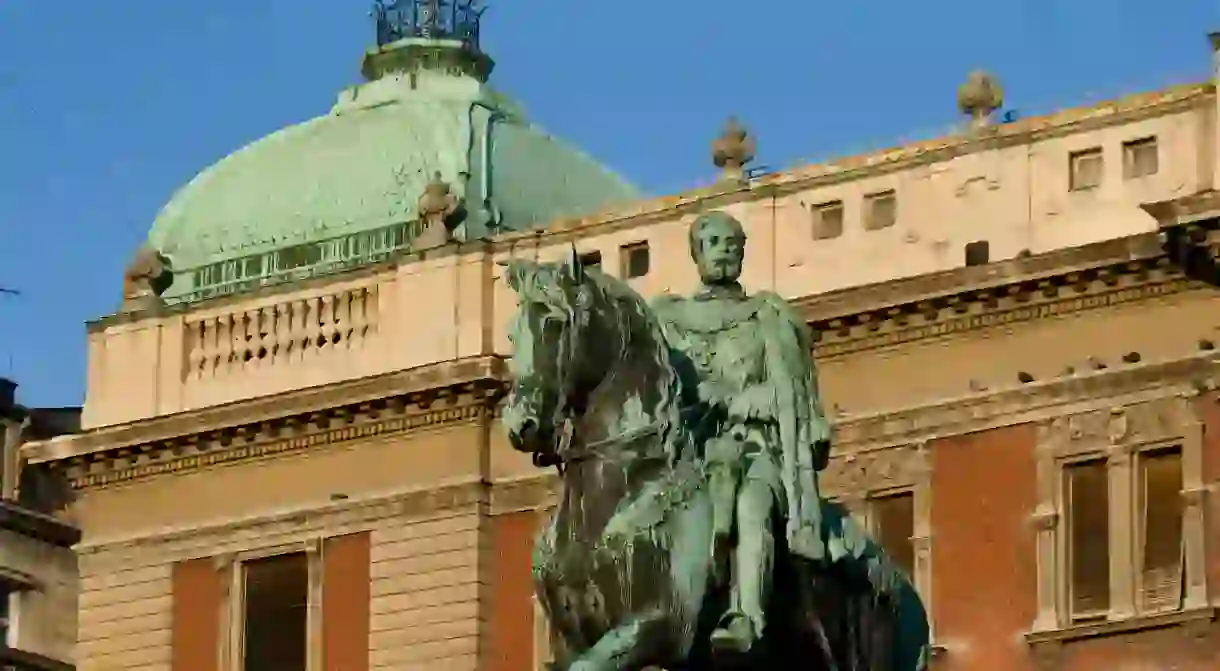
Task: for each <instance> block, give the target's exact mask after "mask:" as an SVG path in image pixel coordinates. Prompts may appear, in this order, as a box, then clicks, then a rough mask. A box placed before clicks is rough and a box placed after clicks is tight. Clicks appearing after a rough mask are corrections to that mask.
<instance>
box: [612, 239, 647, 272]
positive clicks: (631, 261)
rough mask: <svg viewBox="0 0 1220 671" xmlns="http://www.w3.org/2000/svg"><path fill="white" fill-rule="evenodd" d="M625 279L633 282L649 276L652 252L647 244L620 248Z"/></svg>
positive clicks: (640, 243)
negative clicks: (638, 278)
mask: <svg viewBox="0 0 1220 671" xmlns="http://www.w3.org/2000/svg"><path fill="white" fill-rule="evenodd" d="M619 262H620V263H621V264H622V276H623V279H628V280H633V279H635V278H637V277H643V276H645V275H647V274H648V271H649V270H650V266H651V265H652V252H651V251H650V250H649V249H648V243H647V242H633V243H631V244H629V245H623V246H622V247H620V248H619Z"/></svg>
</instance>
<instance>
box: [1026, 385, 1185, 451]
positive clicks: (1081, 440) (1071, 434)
mask: <svg viewBox="0 0 1220 671" xmlns="http://www.w3.org/2000/svg"><path fill="white" fill-rule="evenodd" d="M1189 413H1190V409H1189V407H1188V404H1185V403H1184V402H1183V401H1182V399H1180V398H1177V397H1170V398H1162V399H1156V400H1153V401H1148V402H1145V403H1138V404H1134V405H1128V406H1122V407H1113V408H1106V409H1102V410H1094V411H1091V412H1084V413H1079V414H1076V415H1066V416H1063V417H1056V418H1055V419H1052V420H1050V421H1049V422H1046V423H1044V424H1043V425H1042V426H1041V427H1040V428H1039V445H1041V446H1042V448H1043V449H1047V450H1050V451H1051V452H1052V453H1054V454H1055V456H1070V455H1073V454H1080V453H1084V452H1090V451H1100V450H1107V449H1110V448H1112V447H1114V446H1119V445H1137V444H1143V443H1151V442H1156V441H1162V440H1174V439H1177V438H1181V437H1182V436H1183V434H1184V431H1185V427H1186V426H1187V423H1188V422H1189V421H1191V419H1190V417H1189V416H1188V415H1189Z"/></svg>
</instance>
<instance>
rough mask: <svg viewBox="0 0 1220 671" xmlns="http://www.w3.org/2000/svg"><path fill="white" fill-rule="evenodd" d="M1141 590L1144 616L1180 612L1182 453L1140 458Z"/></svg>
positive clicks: (1161, 452)
mask: <svg viewBox="0 0 1220 671" xmlns="http://www.w3.org/2000/svg"><path fill="white" fill-rule="evenodd" d="M1138 464H1139V468H1138V473H1139V481H1138V486H1139V489H1138V490H1137V492H1138V496H1139V499H1138V500H1139V503H1140V506H1139V512H1138V514H1139V516H1140V528H1139V546H1138V547H1139V557H1138V561H1139V575H1138V579H1139V584H1138V585H1137V589H1136V595H1137V596H1136V598H1137V603H1136V607H1137V608H1138V609H1139V610H1140V612H1142V613H1158V612H1163V611H1172V610H1177V609H1178V608H1180V607H1181V604H1182V573H1183V570H1182V569H1183V563H1184V561H1185V557H1184V554H1183V551H1184V547H1183V543H1182V512H1183V510H1182V452H1181V450H1180V449H1179V448H1176V447H1174V448H1168V449H1162V450H1156V451H1151V452H1145V453H1142V454H1141V455H1140V456H1139V461H1138Z"/></svg>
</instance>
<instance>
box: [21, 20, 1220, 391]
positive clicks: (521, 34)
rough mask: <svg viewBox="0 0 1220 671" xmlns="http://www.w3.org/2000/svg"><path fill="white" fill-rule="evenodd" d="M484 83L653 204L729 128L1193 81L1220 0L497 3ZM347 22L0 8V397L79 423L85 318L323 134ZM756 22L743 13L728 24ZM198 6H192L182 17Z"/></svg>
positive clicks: (488, 33)
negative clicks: (182, 233)
mask: <svg viewBox="0 0 1220 671" xmlns="http://www.w3.org/2000/svg"><path fill="white" fill-rule="evenodd" d="M491 4H492V7H491V9H490V10H489V11H488V13H487V14H486V15H485V24H484V45H485V47H486V49H487V50H488V51H489V52H490V53H491V54H492V56H493V57H495V58H496V60H497V62H498V66H497V70H496V72H495V74H494V75H493V81H494V82H495V83H496V85H497V86H498V87H499V88H500V89H501V90H504V91H506V92H509V93H511V94H513V95H514V96H516V97H517V98H518V99H519V100H521V101H522V102H523V104H524V105H525V108H526V110H527V111H528V112H529V114H530V115H531V117H532V118H533V119H534V120H535V121H536V122H538V123H539V124H540V125H542V126H544V127H546V128H547V129H549V130H550V131H552V132H553V133H555V134H557V135H561V136H564V137H566V138H568V139H570V140H572V141H574V142H575V143H576V144H578V145H580V146H582V147H584V148H585V149H586V150H587V151H588V152H589V153H590V154H592V155H593V156H595V157H597V158H599V159H601V160H603V161H604V162H606V163H607V164H608V165H610V166H612V167H613V168H615V169H617V170H618V171H619V172H621V173H622V174H623V175H625V176H626V177H628V178H629V179H631V180H633V181H634V182H635V183H637V184H639V185H640V186H641V187H643V188H644V189H645V190H646V191H648V192H650V193H654V194H663V193H670V192H675V191H680V190H682V189H685V188H688V187H690V186H693V185H696V184H699V183H702V182H705V181H707V180H708V179H709V178H710V177H711V176H712V174H713V168H712V166H711V164H710V159H709V148H708V147H709V141H710V140H711V138H712V137H713V136H714V135H715V134H716V133H717V132H718V131H719V129H720V126H721V125H722V123H723V121H724V119H725V117H726V116H728V115H729V114H736V115H738V116H740V117H741V118H742V119H743V120H744V121H745V122H746V123H747V125H748V126H749V127H750V128H751V129H752V130H753V131H754V132H755V134H756V135H757V137H758V143H759V161H758V164H760V165H765V166H769V167H771V168H782V167H786V166H791V165H795V164H799V163H803V162H809V161H812V160H817V159H823V158H827V157H831V156H835V155H842V154H849V153H855V152H859V151H864V150H867V149H870V148H878V147H881V146H884V145H888V144H893V143H896V142H899V141H901V140H903V139H912V138H916V137H922V136H929V135H933V134H938V132H939V131H943V130H946V129H948V128H949V127H950V126H951V125H952V124H954V123H955V122H956V121H957V120H958V117H957V111H956V108H955V92H956V87H957V85H958V84H959V83H960V82H961V81H962V79H963V78H964V76H965V74H966V73H967V72H968V71H969V70H971V69H973V68H975V67H985V68H987V69H989V70H991V71H993V72H994V73H996V74H997V75H998V76H999V78H1000V79H1001V81H1002V83H1003V84H1004V87H1005V89H1006V93H1007V99H1008V106H1009V107H1012V108H1016V109H1018V110H1020V111H1021V112H1022V113H1023V114H1026V115H1028V114H1034V113H1040V112H1045V111H1049V110H1053V109H1055V108H1057V107H1063V106H1069V105H1077V104H1084V103H1088V102H1091V101H1095V100H1100V99H1104V98H1108V97H1113V96H1117V95H1123V94H1127V93H1133V92H1136V91H1141V90H1149V89H1156V88H1161V87H1163V86H1167V85H1170V84H1174V83H1181V82H1189V81H1197V80H1203V79H1206V78H1207V77H1208V72H1209V53H1208V46H1207V40H1206V33H1207V32H1208V31H1209V30H1211V29H1220V0H1178V1H1177V2H1166V3H1153V2H1147V1H1146V0H1059V1H1058V2H1051V1H1047V0H1009V1H1008V2H1004V3H979V2H977V1H971V2H966V1H965V0H937V1H934V2H911V1H910V0H871V1H861V0H856V1H855V2H834V3H830V2H819V1H813V0H803V1H802V0H793V1H789V2H784V3H779V2H776V3H767V2H757V3H743V2H740V0H738V1H730V0H666V1H664V2H655V1H650V0H621V1H618V2H605V1H603V2H585V1H575V0H517V1H516V2H508V1H506V0H500V1H498V2H496V1H493V2H492V3H491ZM370 5H371V2H369V1H367V0H295V1H292V0H208V1H207V2H178V1H174V2H150V1H145V0H134V1H133V0H128V1H127V2H79V1H77V2H73V1H70V0H69V1H61V2H47V1H46V0H3V1H0V287H10V288H16V289H20V290H21V291H22V292H23V293H22V295H21V296H19V297H15V298H10V297H5V296H2V295H0V375H3V376H6V377H13V378H15V379H17V380H18V381H19V382H20V383H21V385H22V387H21V398H22V401H23V402H25V403H27V404H31V405H70V404H77V403H80V402H81V400H82V397H83V394H84V370H85V321H86V320H89V319H93V318H96V317H98V316H101V315H104V314H107V313H109V312H111V311H113V310H114V308H115V307H116V306H117V304H118V301H119V298H120V294H121V285H122V279H121V278H122V269H123V267H124V265H125V263H126V261H127V259H128V258H129V256H130V254H131V253H132V251H133V250H134V249H135V248H136V247H137V246H138V245H139V244H140V243H141V241H142V240H143V238H144V236H145V234H146V232H147V230H148V227H149V225H150V224H151V223H152V220H153V218H154V217H155V215H156V213H157V211H158V209H160V207H161V206H162V205H163V204H164V203H165V201H166V200H167V199H168V198H169V196H170V195H171V193H172V192H173V191H174V190H175V189H176V188H177V187H178V186H180V185H181V184H183V183H185V182H186V181H187V180H189V179H190V178H191V177H192V176H193V175H194V174H195V173H196V172H198V171H199V170H201V169H202V168H204V167H206V166H207V165H209V164H210V163H212V162H214V161H216V160H218V159H220V158H221V157H223V156H224V155H225V154H227V153H229V152H230V151H233V150H235V149H237V148H238V147H240V146H241V145H243V144H245V143H247V142H249V141H252V140H255V139H257V138H259V137H260V136H263V135H265V134H267V133H270V132H271V131H274V130H276V129H277V128H280V127H282V126H285V125H287V124H290V123H294V122H298V121H302V120H304V119H307V118H309V117H311V116H316V115H318V114H322V113H325V111H326V110H327V109H328V108H329V106H330V105H331V104H332V102H333V100H334V96H335V94H336V93H337V92H338V91H339V90H340V89H341V88H342V87H344V86H346V85H348V84H351V83H354V82H355V81H357V79H358V76H359V75H358V63H359V59H360V55H361V53H362V50H363V48H364V47H365V46H366V45H367V44H368V43H369V42H370V41H371V40H372V27H371V21H370V19H369V18H368V9H369V7H370ZM749 6H753V7H756V9H747V7H749ZM202 7H207V9H202Z"/></svg>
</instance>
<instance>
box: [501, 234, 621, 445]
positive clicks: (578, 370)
mask: <svg viewBox="0 0 1220 671" xmlns="http://www.w3.org/2000/svg"><path fill="white" fill-rule="evenodd" d="M505 279H506V281H507V283H508V286H509V287H510V288H512V289H513V291H515V292H516V294H517V296H518V305H519V307H518V310H517V314H516V316H515V317H514V318H513V320H512V323H511V325H510V326H509V340H510V342H511V343H512V345H513V356H512V359H511V361H510V370H511V372H512V378H513V381H512V387H511V389H510V391H509V394H508V398H507V400H506V404H505V407H504V415H503V423H504V426H505V428H506V429H507V431H508V436H509V440H510V442H511V443H512V446H513V447H514V448H515V449H517V450H519V451H522V452H528V453H531V454H533V455H534V462H535V464H536V465H538V466H550V465H555V464H558V463H561V462H563V461H564V459H565V454H564V451H565V449H566V448H567V443H568V441H567V440H566V438H568V437H570V436H565V435H564V432H565V431H570V430H571V425H572V422H573V421H574V420H576V419H578V418H579V417H581V416H582V415H583V414H584V412H585V410H586V405H587V403H588V400H589V395H590V393H591V392H592V391H593V389H595V388H596V387H597V386H598V385H599V384H600V383H601V381H602V380H603V379H604V378H605V377H606V375H607V374H608V372H609V370H610V368H611V366H613V365H614V363H615V358H614V357H612V356H606V354H607V353H608V352H607V350H608V349H609V348H611V347H613V345H614V344H615V341H621V340H622V337H623V334H621V333H619V324H618V320H617V319H615V316H616V315H615V314H614V312H613V310H610V309H608V308H610V307H611V306H608V305H606V303H605V300H604V292H602V291H600V290H599V287H598V286H596V283H595V282H594V281H592V280H591V279H590V276H589V273H588V272H586V269H585V267H584V263H583V262H582V261H581V259H580V257H579V256H578V255H577V254H576V253H575V250H573V253H572V255H571V258H569V259H568V260H567V261H566V262H563V263H538V262H532V261H522V260H514V261H510V262H509V263H508V264H507V267H506V269H505Z"/></svg>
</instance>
